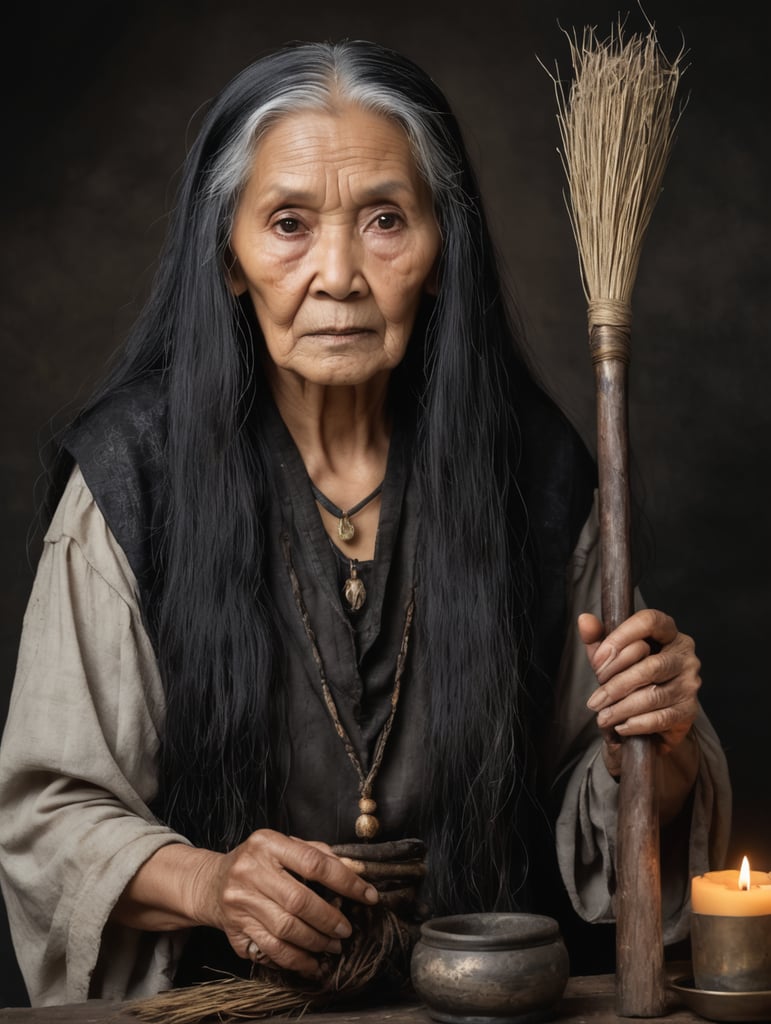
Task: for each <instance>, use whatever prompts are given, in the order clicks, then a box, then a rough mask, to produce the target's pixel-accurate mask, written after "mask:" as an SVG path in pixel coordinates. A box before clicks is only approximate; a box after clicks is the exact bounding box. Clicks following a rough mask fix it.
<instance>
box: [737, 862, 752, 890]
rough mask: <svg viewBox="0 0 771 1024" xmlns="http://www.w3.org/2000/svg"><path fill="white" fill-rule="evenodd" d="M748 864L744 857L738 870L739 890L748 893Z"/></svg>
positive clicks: (749, 877) (749, 876)
mask: <svg viewBox="0 0 771 1024" xmlns="http://www.w3.org/2000/svg"><path fill="white" fill-rule="evenodd" d="M750 879H751V875H750V862H749V861H748V860H747V858H746V857H745V858H744V860H743V861H742V866H741V868H740V869H739V888H740V889H744V890H746V891H749V888H750Z"/></svg>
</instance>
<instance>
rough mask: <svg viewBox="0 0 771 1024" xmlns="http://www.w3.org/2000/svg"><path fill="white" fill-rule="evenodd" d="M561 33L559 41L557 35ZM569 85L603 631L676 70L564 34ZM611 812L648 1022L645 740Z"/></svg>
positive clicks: (621, 989) (655, 911) (622, 954)
mask: <svg viewBox="0 0 771 1024" xmlns="http://www.w3.org/2000/svg"><path fill="white" fill-rule="evenodd" d="M566 34H567V33H566ZM568 40H569V42H570V52H571V60H572V64H573V69H574V80H573V83H572V85H571V86H570V90H569V93H568V94H567V95H566V93H565V89H564V86H563V85H562V83H561V82H560V81H559V79H558V78H557V77H554V76H552V77H553V81H554V83H555V86H556V93H557V103H558V123H559V127H560V135H561V139H562V152H561V153H560V156H561V160H562V164H563V168H564V171H565V174H566V177H567V181H568V185H569V199H568V201H567V205H568V212H569V215H570V221H571V226H572V229H573V234H574V236H575V240H576V245H577V247H578V254H579V262H580V267H581V281H582V287H583V290H584V295H585V296H586V299H587V302H588V310H587V316H588V324H589V348H590V352H591V357H592V362H593V364H594V373H595V390H596V400H597V459H598V471H599V507H600V552H601V578H602V617H603V623H604V626H605V629H606V631H607V632H610V631H611V630H612V629H614V628H615V627H616V626H618V625H619V624H620V623H621V622H623V620H624V619H626V618H628V616H629V615H630V614H631V613H632V610H633V584H632V573H631V553H630V497H629V473H628V462H629V454H628V447H629V440H628V439H629V427H628V405H627V377H628V365H629V362H630V353H631V350H630V338H631V320H632V308H631V296H632V290H633V287H634V282H635V277H636V274H637V269H638V263H639V259H640V253H641V249H642V243H643V239H644V237H645V233H646V230H647V227H648V224H649V221H650V218H651V214H652V212H653V208H654V206H655V204H656V201H657V199H658V196H659V193H660V191H661V182H662V178H663V174H664V170H665V168H666V165H667V162H668V158H669V154H670V150H671V147H672V143H673V139H674V132H675V128H676V126H677V123H678V121H679V117H680V113H681V112H682V108H681V110H680V111H679V112H677V113H675V112H674V98H675V94H676V91H677V86H678V83H679V77H680V69H679V65H680V62H681V59H682V57H683V53H684V51H683V50H681V51H680V54H679V55H678V56H677V57H676V58H675V60H674V61H672V62H669V61H667V60H666V58H665V57H664V55H663V53H662V51H661V49H660V47H659V44H658V40H657V38H656V34H655V30H654V28H653V26H650V25H649V31H648V33H647V35H632V36H630V37H629V38H628V40H625V39H624V37H623V22H622V21H621V19H620V18H619V21H618V24H617V26H616V27H615V28H614V29H613V30H612V31H611V34H610V36H609V38H608V39H606V40H604V41H601V40H599V39H598V38H597V35H596V30H595V29H594V28H586V29H584V33H583V38H582V40H581V41H580V43H579V40H578V38H577V36H576V35H575V33H574V34H573V35H572V36H571V35H569V34H568ZM621 757H622V762H621V763H622V773H621V781H620V791H619V804H618V848H617V890H616V907H615V913H616V1007H617V1012H618V1013H619V1014H620V1015H621V1016H625V1017H652V1016H657V1015H658V1014H660V1013H661V1012H662V1011H663V1009H664V1005H665V986H664V970H663V967H664V963H663V961H664V955H663V941H662V925H661V878H660V851H659V828H658V808H657V806H656V801H655V788H654V769H655V757H656V750H655V747H654V741H653V738H652V737H647V736H637V737H628V738H626V739H624V740H623V743H622V748H621Z"/></svg>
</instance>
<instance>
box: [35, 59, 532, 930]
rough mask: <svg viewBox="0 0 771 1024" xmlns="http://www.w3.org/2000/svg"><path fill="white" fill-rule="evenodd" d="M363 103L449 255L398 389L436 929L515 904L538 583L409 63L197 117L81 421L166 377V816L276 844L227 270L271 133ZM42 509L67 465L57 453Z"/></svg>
mask: <svg viewBox="0 0 771 1024" xmlns="http://www.w3.org/2000/svg"><path fill="white" fill-rule="evenodd" d="M338 101H345V102H353V103H357V104H359V105H361V106H363V107H365V108H366V109H369V110H373V111H376V112H379V113H381V114H383V115H385V116H387V117H390V118H392V119H394V120H395V121H396V122H397V123H398V124H400V125H401V126H402V128H403V129H404V131H405V132H406V134H407V136H408V138H409V141H410V144H411V147H412V152H413V154H414V157H415V160H416V163H417V165H418V167H419V170H420V172H421V174H422V175H423V176H424V177H425V180H426V182H427V183H428V186H429V188H430V189H431V193H432V195H433V200H434V204H435V210H436V216H437V219H438V222H439V226H440V230H441V236H442V249H441V256H440V264H439V268H438V278H439V288H438V294H437V296H436V298H435V300H434V301H433V303H432V305H431V308H429V309H427V310H426V311H424V312H425V313H426V315H425V316H424V317H422V318H421V319H420V322H419V326H418V327H416V332H415V337H414V338H413V339H412V341H411V343H410V348H409V352H408V357H407V359H406V360H405V363H404V364H403V366H402V367H400V368H399V372H400V373H401V374H402V376H403V377H406V378H408V383H409V391H410V393H411V394H413V395H414V396H415V402H416V410H417V412H416V415H417V423H418V430H417V444H416V450H415V456H414V472H415V476H416V479H417V481H418V486H419V488H420V498H421V517H422V524H423V525H422V527H421V530H420V536H419V543H418V560H417V567H416V571H417V577H418V593H419V595H420V599H419V610H418V615H417V618H416V628H418V629H419V630H420V631H421V632H422V636H423V641H424V642H423V643H422V644H421V645H420V649H421V650H423V651H424V652H425V654H424V662H423V664H422V665H421V666H420V671H424V672H426V673H428V679H429V680H430V708H429V712H428V728H429V735H428V737H427V745H428V750H429V761H430V764H431V779H430V780H428V781H427V786H426V791H427V793H430V802H428V803H427V806H426V808H425V832H426V838H427V840H428V844H429V849H430V851H431V864H432V875H431V877H432V880H433V883H432V885H433V889H434V894H433V899H434V905H435V906H436V908H437V909H453V910H461V909H467V910H472V909H491V908H494V907H506V906H513V905H515V904H516V893H517V890H518V888H519V886H520V884H521V881H522V877H521V873H522V865H523V859H524V854H523V849H522V839H521V837H520V836H519V835H518V833H517V829H516V827H515V824H514V823H515V821H516V804H517V800H518V794H519V792H520V786H521V779H522V773H523V770H524V764H523V760H524V754H523V752H524V750H525V736H524V734H523V733H524V731H523V728H522V724H521V723H522V716H521V714H520V706H519V699H518V694H519V693H520V691H521V689H522V686H523V684H525V682H526V676H527V672H528V666H529V663H530V656H531V646H532V622H531V619H532V605H533V587H534V584H533V566H532V564H531V559H530V556H529V554H528V550H529V548H528V521H527V509H526V507H525V503H524V501H523V498H522V496H521V494H520V492H519V487H518V478H517V466H518V463H519V459H520V455H521V452H520V430H519V424H518V422H517V417H516V414H515V407H516V393H517V389H518V388H519V387H521V386H523V382H524V381H527V380H530V379H531V377H530V371H529V370H528V369H526V367H525V360H524V358H523V355H522V346H521V345H520V343H519V342H520V334H521V332H520V329H519V325H518V323H517V321H516V315H515V313H514V312H513V311H512V308H511V305H510V304H509V303H508V302H507V301H506V300H505V299H504V289H503V286H502V281H501V277H500V274H499V270H498V266H497V263H496V258H495V254H494V248H493V243H492V240H491V237H490V233H489V230H488V226H487V223H486V220H485V215H484V211H483V206H482V202H481V200H480V196H479V189H478V186H477V181H476V178H475V175H474V172H473V169H472V167H471V163H470V160H469V158H468V155H467V152H466V149H465V147H464V143H463V140H462V137H461V132H460V129H459V126H458V123H457V121H456V119H455V117H454V116H453V114H452V112H451V110H450V107H449V105H448V103H447V100H446V99H445V97H444V95H443V94H442V92H441V91H440V89H439V88H438V87H437V85H436V84H435V83H434V82H433V81H432V80H431V78H430V77H429V76H428V75H427V74H426V73H425V72H424V71H423V70H421V69H420V68H419V67H417V66H416V65H415V64H413V63H412V62H411V61H410V60H408V59H406V58H405V57H403V56H401V55H399V54H397V53H394V52H392V51H389V50H387V49H385V48H383V47H381V46H378V45H376V44H373V43H368V42H363V41H349V42H342V43H335V44H320V43H301V44H293V45H290V46H287V47H285V48H283V49H281V50H280V51H278V52H276V53H273V54H271V55H269V56H267V57H265V58H262V59H261V60H258V61H257V62H255V63H254V64H252V65H251V66H249V67H248V68H246V69H245V70H244V71H242V72H241V73H240V74H239V75H237V76H236V78H235V79H234V80H233V81H232V82H231V83H230V84H229V85H228V86H226V88H225V89H224V90H223V92H222V93H221V94H220V95H219V96H218V97H217V98H216V99H215V100H214V101H213V102H212V104H211V106H210V108H209V110H208V113H207V115H206V117H205V119H204V121H203V125H202V128H201V130H200V132H199V134H198V137H197V139H196V141H195V143H194V144H193V146H192V148H191V151H190V153H189V156H188V158H187V160H186V162H185V166H184V169H183V175H182V179H181V184H180V187H179V190H178V196H177V201H176V205H175V208H174V211H173V214H172V217H171V222H170V227H169V232H168V236H167V241H166V244H165V247H164V250H163V252H162V254H161V258H160V262H159V268H158V272H157V275H156V278H155V281H154V285H153V288H152V291H151V295H150V298H149V300H148V302H147V304H146V306H145V308H144V310H143V311H142V313H141V315H140V316H139V318H138V320H137V322H136V324H135V326H134V328H133V330H132V332H131V334H130V337H129V339H128V342H127V345H126V347H125V350H124V352H123V354H122V356H121V358H120V360H119V362H118V363H117V365H116V366H115V367H114V369H113V370H112V371H111V373H110V375H109V376H108V378H107V379H106V381H105V382H104V384H103V385H102V386H101V387H100V389H99V391H98V393H97V394H96V395H94V396H93V398H92V399H91V401H90V402H89V404H88V407H87V408H86V409H85V410H83V415H85V414H87V413H88V411H89V410H91V409H93V408H94V407H96V406H98V405H99V404H100V403H101V402H103V401H105V400H106V399H108V398H110V397H112V396H114V395H115V394H116V393H118V392H120V391H121V390H122V389H124V388H126V387H127V385H129V384H131V383H132V382H135V381H138V380H141V379H142V378H144V377H147V376H148V375H159V376H160V377H162V378H163V380H164V385H165V389H166V391H167V394H168V422H167V429H168V438H167V448H166V451H165V455H164V458H165V466H166V479H165V487H166V494H165V498H164V522H163V527H162V529H161V530H160V532H159V536H158V543H157V547H156V550H155V555H154V557H155V559H156V567H157V574H158V581H159V582H158V593H157V600H156V601H154V603H153V611H152V616H153V622H152V627H153V635H154V636H155V638H156V640H155V642H156V649H157V655H158V661H159V666H160V670H161V676H162V679H163V684H164V688H165V694H166V700H167V711H166V720H165V727H164V734H163V737H162V741H161V753H160V785H161V797H160V799H161V806H162V809H163V814H164V817H165V819H166V820H167V821H168V822H169V823H170V824H171V825H172V826H174V827H175V828H177V829H179V830H180V831H181V832H183V833H185V834H186V835H188V836H189V837H190V838H191V839H192V840H193V841H195V842H199V843H201V844H205V845H209V846H212V847H214V848H218V849H226V848H228V847H231V846H232V845H234V844H235V843H237V842H238V841H239V840H240V839H241V838H242V837H243V835H244V832H245V831H246V832H248V831H250V830H251V829H253V828H256V827H259V826H262V825H267V824H270V823H271V821H272V814H273V811H274V809H275V803H276V792H277V787H278V786H279V784H280V778H279V777H278V775H279V773H278V769H277V763H278V759H277V757H276V752H277V751H278V749H279V747H280V742H281V737H280V736H277V735H276V733H277V731H278V729H279V726H278V725H277V722H278V721H279V719H280V716H278V715H277V711H276V709H277V707H279V706H280V693H281V688H280V685H279V681H278V680H277V678H276V665H277V663H278V659H277V652H276V649H275V641H274V639H273V637H274V633H275V631H274V630H273V629H272V622H271V612H270V601H269V599H268V595H267V593H266V582H265V579H264V575H263V562H264V537H263V535H262V533H261V530H260V512H261V510H264V509H265V507H266V504H267V502H268V484H267V474H266V469H265V465H266V459H265V455H264V453H263V452H262V451H261V448H260V440H259V437H254V436H253V434H252V433H250V430H249V428H248V421H249V412H250V406H251V405H252V404H253V403H254V402H255V400H256V396H257V395H258V393H259V390H260V388H261V387H262V386H263V383H262V381H261V370H260V360H259V358H258V355H257V353H256V352H255V344H256V341H258V340H259V339H257V340H256V336H255V332H256V331H257V328H256V325H255V323H254V319H253V317H251V316H250V314H249V310H248V309H247V308H246V307H245V305H244V302H243V300H239V299H238V298H236V297H234V296H233V294H232V293H231V290H230V289H229V287H228V282H227V279H226V272H225V266H226V261H227V254H228V241H229V235H230V230H231V225H232V219H233V215H234V211H235V209H236V205H237V202H238V198H239V194H240V190H241V188H242V187H243V185H244V182H245V180H246V178H247V177H248V171H249V166H250V161H251V158H252V156H253V152H254V147H255V146H256V145H258V144H259V140H260V138H261V136H262V134H263V133H264V132H265V131H266V130H267V129H268V128H269V127H270V125H271V124H273V123H275V121H276V119H278V118H280V117H281V116H283V115H284V114H286V113H289V112H295V111H297V110H300V109H308V108H319V107H321V108H324V107H327V108H328V107H331V106H333V105H334V104H335V103H336V102H338ZM57 458H58V462H57V465H56V467H55V468H56V481H57V482H56V483H55V484H54V487H53V489H52V491H51V504H53V502H54V501H55V500H56V499H57V497H58V495H59V494H60V493H61V486H62V481H63V479H64V477H65V476H66V473H67V471H68V469H69V468H70V466H71V462H72V459H71V457H70V456H68V455H67V453H66V451H62V452H60V454H59V455H58V457H57Z"/></svg>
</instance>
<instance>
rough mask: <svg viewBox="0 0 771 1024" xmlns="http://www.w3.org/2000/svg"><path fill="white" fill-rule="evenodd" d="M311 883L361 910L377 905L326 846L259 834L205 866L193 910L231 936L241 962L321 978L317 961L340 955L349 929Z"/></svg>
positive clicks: (215, 856) (369, 887) (199, 873)
mask: <svg viewBox="0 0 771 1024" xmlns="http://www.w3.org/2000/svg"><path fill="white" fill-rule="evenodd" d="M309 883H315V884H316V885H319V886H323V887H324V888H325V889H328V890H330V891H331V892H333V893H336V894H337V895H339V896H341V897H345V898H347V899H351V900H356V901H358V902H361V903H366V904H373V903H377V901H378V899H379V896H378V893H377V890H376V889H375V888H374V887H373V886H372V885H370V884H369V883H368V882H365V881H364V880H363V879H362V878H360V877H359V875H357V874H356V873H355V872H354V871H353V870H351V868H349V867H347V866H346V864H345V863H344V862H343V861H342V860H341V859H340V857H338V856H337V855H336V854H334V853H333V852H332V850H331V849H330V847H329V846H327V845H326V844H325V843H316V842H307V841H305V840H303V839H295V838H293V837H291V836H286V835H282V834H281V833H280V832H274V831H272V830H270V829H260V830H259V831H257V832H253V833H252V834H251V835H250V836H249V838H248V839H246V840H245V841H244V842H243V843H241V844H240V846H237V847H236V848H235V849H234V850H233V851H231V852H230V853H227V854H213V855H212V856H211V857H209V858H206V859H205V860H203V861H202V862H201V863H200V865H199V866H198V868H197V870H196V872H195V877H194V878H192V879H191V884H192V890H191V893H190V897H191V901H192V902H191V906H192V908H193V914H194V916H195V918H196V919H197V920H198V921H199V923H206V924H212V925H215V926H216V927H218V928H220V929H221V930H222V931H224V932H225V934H226V935H227V937H228V940H229V941H230V944H231V946H232V947H233V949H234V950H235V951H236V953H238V955H239V956H242V957H246V958H247V959H252V960H254V959H257V960H259V961H260V962H262V963H265V962H269V963H273V964H275V965H276V966H278V967H281V968H284V969H286V970H292V971H298V972H299V973H301V974H304V975H308V976H312V977H317V976H318V975H319V973H320V967H319V960H318V959H317V955H316V954H319V953H339V952H340V951H341V944H340V940H341V939H344V938H347V937H348V936H349V935H350V934H351V924H350V922H349V921H348V919H347V918H346V917H345V915H344V914H343V913H341V911H340V910H339V909H338V908H337V907H336V906H334V905H333V903H331V902H329V901H328V900H326V899H324V897H323V896H320V895H319V894H318V893H317V892H315V891H314V889H313V888H312V887H311V884H309ZM252 944H254V945H256V947H257V951H255V949H254V945H252ZM250 946H251V947H252V948H251V953H250V951H249V950H250Z"/></svg>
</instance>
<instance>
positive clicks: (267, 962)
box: [233, 930, 322, 978]
mask: <svg viewBox="0 0 771 1024" xmlns="http://www.w3.org/2000/svg"><path fill="white" fill-rule="evenodd" d="M254 936H255V937H254V938H249V937H247V939H246V941H245V942H244V940H242V941H241V942H240V950H237V951H238V952H239V955H240V956H243V957H244V959H246V960H251V961H252V963H256V964H260V965H262V966H264V967H275V968H276V969H279V968H281V969H284V970H287V971H293V972H296V973H298V974H302V975H305V976H306V977H310V978H319V977H320V976H321V974H322V970H321V964H320V962H319V960H318V959H317V958H316V957H315V956H313V955H312V954H310V953H309V952H308V951H307V950H305V949H300V948H299V947H296V946H292V945H291V944H289V943H286V942H282V941H281V940H279V939H277V938H276V937H275V936H274V935H270V934H269V933H268V932H265V931H261V930H260V931H257V930H255V932H254ZM233 945H234V948H235V947H236V944H235V943H233Z"/></svg>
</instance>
